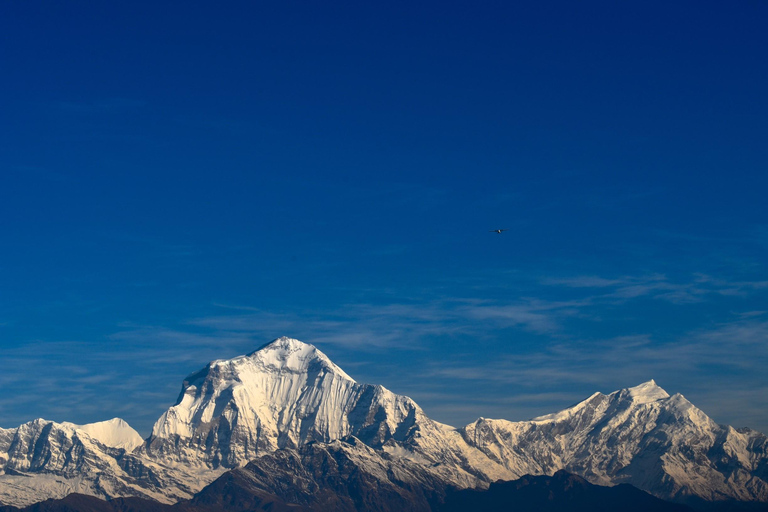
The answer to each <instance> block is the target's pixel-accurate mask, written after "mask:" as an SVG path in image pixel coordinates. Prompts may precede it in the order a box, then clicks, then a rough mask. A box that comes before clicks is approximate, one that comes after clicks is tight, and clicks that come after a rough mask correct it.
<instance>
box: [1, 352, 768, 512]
mask: <svg viewBox="0 0 768 512" xmlns="http://www.w3.org/2000/svg"><path fill="white" fill-rule="evenodd" d="M531 475H534V476H535V475H539V476H542V477H546V478H549V479H550V480H548V481H555V482H560V483H562V482H566V481H565V480H562V479H561V480H562V481H561V480H551V479H554V478H555V476H557V475H560V476H562V475H569V476H570V477H573V478H578V479H579V480H578V481H579V482H581V481H583V482H584V485H592V484H596V485H600V486H618V487H619V488H621V489H624V487H622V486H621V485H620V484H630V485H631V486H634V487H636V488H638V489H641V490H643V491H645V492H647V493H650V494H651V495H653V496H655V497H656V498H661V499H664V500H672V501H677V502H681V503H695V504H698V505H701V504H708V503H715V504H716V503H726V502H728V503H730V502H739V503H752V504H755V505H756V506H757V505H758V504H760V503H764V502H768V442H767V440H766V436H764V435H763V434H761V433H758V432H755V431H752V430H749V429H739V430H736V429H734V428H732V427H730V426H724V425H718V424H716V423H715V422H714V421H712V419H710V418H709V417H708V416H707V415H706V414H704V413H703V412H702V411H701V410H699V409H698V408H696V407H695V406H694V405H693V404H691V403H690V402H689V401H688V400H686V399H685V398H684V397H683V396H682V395H680V394H674V395H671V396H670V395H669V394H668V393H667V392H666V391H664V390H663V389H662V388H660V387H659V386H658V385H657V384H656V383H655V382H654V381H652V380H651V381H648V382H646V383H643V384H640V385H638V386H635V387H633V388H628V389H623V390H619V391H616V392H613V393H610V394H607V395H606V394H602V393H595V394H594V395H592V396H590V397H589V398H587V399H586V400H584V401H582V402H580V403H578V404H576V405H574V406H572V407H570V408H568V409H565V410H563V411H560V412H558V413H555V414H550V415H546V416H541V417H538V418H534V419H532V420H528V421H520V422H512V421H507V420H501V419H486V418H480V419H478V420H476V421H475V422H473V423H471V424H469V425H466V426H464V427H453V426H449V425H445V424H442V423H439V422H436V421H434V420H432V419H430V418H429V417H428V416H427V415H426V414H425V413H424V411H423V410H422V409H421V408H420V407H419V406H418V405H417V404H416V403H415V402H414V401H413V400H411V399H410V398H408V397H406V396H402V395H397V394H395V393H392V392H391V391H389V390H387V389H386V388H384V387H382V386H378V385H371V384H362V383H358V382H356V381H355V380H354V379H352V378H351V377H350V376H349V375H347V374H346V373H345V372H344V371H343V370H342V369H341V368H339V367H338V366H337V365H335V364H334V363H333V362H332V361H331V360H330V359H328V357H327V356H325V354H323V353H322V352H321V351H319V350H318V349H317V348H315V347H314V346H312V345H309V344H306V343H302V342H300V341H298V340H294V339H290V338H279V339H277V340H275V341H273V342H271V343H269V344H267V345H265V346H263V347H261V348H260V349H259V350H256V351H255V352H252V353H250V354H248V355H244V356H240V357H236V358H233V359H228V360H216V361H212V362H210V363H209V364H208V365H207V366H205V367H204V368H202V369H201V370H200V371H198V372H195V373H193V374H192V375H190V376H189V377H187V378H186V379H185V380H184V382H183V384H182V389H181V393H180V395H179V397H178V399H177V401H176V404H175V405H173V406H172V407H170V408H169V409H168V410H167V411H166V412H165V413H163V414H162V415H161V417H160V418H159V419H158V420H157V422H156V423H155V425H154V427H153V429H152V433H151V435H150V436H149V437H148V438H147V439H142V438H141V436H140V435H139V434H138V433H137V432H136V431H135V430H133V429H132V428H131V427H130V426H129V425H128V424H127V423H125V422H124V421H123V420H120V419H117V418H116V419H113V420H109V421H105V422H100V423H94V424H89V425H75V424H71V423H56V422H51V421H46V420H42V419H37V420H34V421H31V422H29V423H25V424H24V425H21V426H19V427H17V428H13V429H0V504H2V505H7V506H15V507H27V506H30V505H32V504H34V503H37V502H40V501H42V500H45V499H60V498H64V497H65V496H68V495H71V494H73V493H78V494H79V495H90V496H95V497H98V498H103V499H115V498H120V497H122V498H125V497H135V498H142V499H145V500H152V502H159V503H162V504H171V503H176V502H179V501H183V502H184V503H185V504H186V505H185V506H188V507H193V506H194V507H198V509H200V510H204V509H205V507H209V508H210V509H211V510H216V509H217V508H216V507H217V506H218V507H219V508H218V509H219V510H230V509H231V510H235V509H237V507H234V505H232V504H233V503H238V502H239V503H245V502H248V500H251V501H253V500H257V501H258V500H260V501H259V503H262V504H263V503H271V505H270V506H271V507H272V509H273V510H279V509H280V507H282V506H283V505H285V506H290V507H293V508H291V509H292V510H300V509H297V508H295V507H297V506H300V507H305V508H306V509H307V510H311V509H316V510H322V509H323V508H325V509H336V510H430V509H433V508H435V507H438V506H441V505H440V504H443V505H444V506H448V504H450V503H454V502H457V501H456V500H460V499H461V498H460V496H461V495H460V494H456V493H461V492H467V493H471V492H474V490H485V489H489V488H490V491H489V492H491V491H493V492H495V493H498V492H499V491H498V490H495V489H499V488H500V487H499V485H501V483H497V482H498V481H517V482H520V481H522V480H524V479H525V478H532V477H531ZM531 482H534V481H533V480H530V481H529V483H528V484H526V485H524V486H523V487H524V488H525V489H529V490H530V489H533V487H531V485H533V484H532V483H531ZM567 482H570V483H563V484H562V485H567V486H570V487H569V489H570V488H574V489H575V488H582V487H584V485H582V484H578V485H577V484H575V483H574V482H576V480H569V481H567ZM558 485H560V484H558ZM579 485H582V487H579ZM574 486H575V487H574ZM626 487H628V486H626ZM502 488H503V487H502ZM521 488H522V487H521ZM504 489H506V488H504ZM510 489H512V488H511V487H510V488H509V489H507V490H505V491H503V492H504V493H509V492H513V491H512V490H510ZM519 491H520V489H517V491H514V492H519ZM520 492H522V491H520ZM526 492H527V491H526ZM355 493H356V494H355ZM353 494H354V495H353ZM493 495H495V494H493V493H491V494H487V495H484V496H489V497H490V496H493ZM226 497H228V498H226ZM68 499H70V500H71V499H75V498H68ZM82 499H85V500H87V499H88V498H87V497H85V496H84V497H82ZM222 500H224V501H222ZM227 500H229V501H227ZM265 500H266V501H265ZM225 501H226V503H224V502H225ZM113 503H115V504H117V503H123V502H118V501H114V502H113ZM377 504H378V505H377ZM385 504H386V505H385ZM225 505H226V506H225ZM252 505H253V507H252V508H253V509H258V507H260V506H262V505H258V506H257V505H256V504H255V502H254V503H252ZM158 506H159V505H158ZM230 506H232V507H234V508H226V507H230ZM377 507H378V508H377ZM408 507H410V508H408ZM246 509H247V508H243V509H242V510H246ZM40 510H42V509H40ZM51 510H53V509H51ZM137 510H138V509H137ZM142 510H149V509H142ZM189 510H192V509H189ZM446 510H448V509H446ZM450 510H454V509H450ZM455 510H458V509H455Z"/></svg>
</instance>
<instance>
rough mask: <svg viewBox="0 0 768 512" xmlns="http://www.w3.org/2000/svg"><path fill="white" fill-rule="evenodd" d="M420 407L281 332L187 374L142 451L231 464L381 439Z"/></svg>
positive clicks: (398, 430)
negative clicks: (338, 442) (350, 440)
mask: <svg viewBox="0 0 768 512" xmlns="http://www.w3.org/2000/svg"><path fill="white" fill-rule="evenodd" d="M417 412H418V415H419V416H423V413H422V412H421V410H420V409H419V408H418V406H417V405H416V404H415V402H413V400H411V399H410V398H408V397H403V396H399V395H395V394H394V393H392V392H390V391H389V390H387V389H385V388H383V387H381V386H372V385H369V384H358V383H357V382H356V381H355V380H354V379H352V378H351V377H350V376H349V375H347V374H346V373H345V372H344V371H343V370H342V369H341V368H339V367H338V366H336V365H335V364H334V363H333V362H331V360H330V359H328V357H327V356H326V355H325V354H323V353H322V352H321V351H320V350H318V349H317V348H315V347H314V346H312V345H308V344H306V343H302V342H300V341H298V340H295V339H291V338H286V337H283V338H278V339H276V340H274V341H273V342H271V343H269V344H267V345H265V346H263V347H261V348H260V349H259V350H257V351H255V352H252V353H251V354H248V355H245V356H239V357H235V358H233V359H228V360H216V361H212V362H211V363H209V364H208V365H207V366H206V367H205V368H203V369H202V370H200V371H198V372H196V373H193V374H192V375H190V376H189V377H187V378H186V379H185V380H184V383H183V386H182V391H181V394H180V396H179V399H178V401H177V403H176V405H174V406H173V407H171V408H170V409H168V411H166V412H165V413H163V415H162V416H161V417H160V419H158V420H157V422H156V423H155V426H154V428H153V429H152V436H151V437H150V439H149V440H148V444H147V452H148V453H150V454H151V455H153V456H156V457H161V458H171V459H174V460H176V461H177V462H183V463H187V464H200V463H202V464H206V465H210V466H212V467H214V468H217V467H219V466H223V467H226V468H232V467H237V466H241V465H244V464H246V463H247V462H248V461H249V460H251V459H253V458H254V457H255V456H256V455H257V454H260V453H264V452H271V451H274V450H277V449H280V448H297V447H299V446H301V445H303V444H306V443H308V442H311V441H321V442H329V441H331V440H334V439H341V438H343V437H346V436H348V435H355V436H358V437H361V438H362V439H364V440H365V441H366V442H369V443H370V444H371V445H373V446H377V445H379V446H380V445H381V444H382V443H384V442H385V441H386V440H387V439H389V438H391V437H396V436H398V435H400V434H402V433H403V432H405V431H407V429H408V425H407V423H408V422H409V421H410V422H411V424H412V423H413V420H414V418H415V417H416V415H417Z"/></svg>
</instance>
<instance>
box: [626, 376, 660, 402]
mask: <svg viewBox="0 0 768 512" xmlns="http://www.w3.org/2000/svg"><path fill="white" fill-rule="evenodd" d="M617 393H626V394H627V395H628V396H630V397H631V398H632V401H633V402H634V403H636V404H647V403H651V402H656V401H658V400H663V399H665V398H669V393H667V392H666V391H664V389H662V388H661V387H659V385H658V384H656V381H655V380H653V379H651V380H649V381H648V382H643V383H642V384H639V385H637V386H635V387H632V388H627V389H622V390H621V391H617Z"/></svg>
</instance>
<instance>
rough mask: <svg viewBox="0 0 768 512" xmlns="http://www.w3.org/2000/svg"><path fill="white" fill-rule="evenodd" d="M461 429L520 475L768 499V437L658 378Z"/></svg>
mask: <svg viewBox="0 0 768 512" xmlns="http://www.w3.org/2000/svg"><path fill="white" fill-rule="evenodd" d="M462 430H463V434H464V437H465V439H466V441H467V443H468V444H470V445H472V446H475V447H477V448H479V449H480V450H482V451H483V453H485V454H486V455H487V456H488V458H489V459H492V460H495V461H499V462H501V463H502V464H503V465H504V467H506V468H508V469H509V470H510V472H511V473H513V474H514V475H515V476H514V477H513V478H517V477H519V476H522V475H524V474H534V475H535V474H553V473H554V472H555V471H557V470H560V469H565V470H567V471H569V472H571V473H575V474H578V475H581V476H583V477H584V478H586V479H587V480H589V481H590V482H592V483H597V484H602V485H613V484H618V483H630V484H632V485H634V486H635V487H639V488H640V489H643V490H646V491H648V492H650V493H651V494H654V495H656V496H659V497H663V498H666V499H684V498H686V497H690V496H697V497H699V498H703V499H705V500H721V499H736V500H745V501H751V500H757V501H768V483H766V477H768V443H767V442H766V437H765V436H764V435H763V434H760V433H757V432H754V431H751V430H742V431H737V430H735V429H734V428H732V427H729V426H720V425H718V424H716V423H715V422H714V421H712V420H711V419H710V418H709V417H708V416H707V415H706V414H704V413H703V412H702V411H701V410H699V409H697V408H696V407H695V406H694V405H693V404H691V403H690V402H689V401H688V400H686V399H685V397H683V396H682V395H680V394H675V395H673V396H669V395H668V394H667V392H666V391H664V390H663V389H662V388H660V387H659V386H657V385H656V383H655V382H654V381H652V380H651V381H649V382H646V383H644V384H641V385H639V386H636V387H634V388H629V389H623V390H620V391H616V392H614V393H611V394H609V395H604V394H602V393H595V394H594V395H592V396H591V397H589V398H587V399H586V400H584V401H583V402H581V403H579V404H577V405H575V406H573V407H571V408H569V409H566V410H564V411H561V412H559V413H556V414H550V415H547V416H541V417H539V418H535V419H533V420H530V421H521V422H511V421H506V420H488V419H484V418H481V419H479V420H477V421H476V422H474V423H472V424H470V425H467V426H466V427H464V429H462Z"/></svg>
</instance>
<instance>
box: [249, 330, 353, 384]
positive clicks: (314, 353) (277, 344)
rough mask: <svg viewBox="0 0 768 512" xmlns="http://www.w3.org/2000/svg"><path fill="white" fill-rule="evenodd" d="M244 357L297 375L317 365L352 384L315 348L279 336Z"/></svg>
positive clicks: (342, 372) (344, 373)
mask: <svg viewBox="0 0 768 512" xmlns="http://www.w3.org/2000/svg"><path fill="white" fill-rule="evenodd" d="M245 357H247V358H248V359H250V360H252V361H255V362H257V363H260V365H262V366H264V367H267V368H274V369H277V370H287V371H292V372H299V373H305V372H306V371H307V370H308V369H309V368H310V366H312V365H316V364H319V365H320V366H322V367H324V368H326V369H327V370H330V371H332V372H333V373H334V374H336V375H339V376H341V377H344V378H346V379H349V380H351V381H353V382H354V379H353V378H352V377H350V376H349V375H347V374H346V372H344V370H342V369H341V368H339V367H338V366H337V365H336V364H335V363H333V361H331V360H330V359H329V358H328V356H326V355H325V354H324V353H323V352H321V351H320V350H319V349H318V348H317V347H315V346H314V345H310V344H309V343H304V342H303V341H299V340H297V339H294V338H289V337H287V336H281V337H279V338H277V339H276V340H273V341H271V342H269V343H267V344H266V345H263V346H261V347H260V348H259V349H257V350H255V351H253V352H251V353H250V354H248V355H247V356H245Z"/></svg>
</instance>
